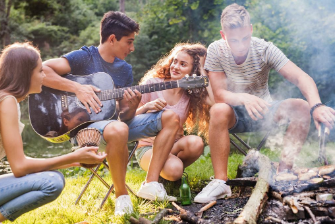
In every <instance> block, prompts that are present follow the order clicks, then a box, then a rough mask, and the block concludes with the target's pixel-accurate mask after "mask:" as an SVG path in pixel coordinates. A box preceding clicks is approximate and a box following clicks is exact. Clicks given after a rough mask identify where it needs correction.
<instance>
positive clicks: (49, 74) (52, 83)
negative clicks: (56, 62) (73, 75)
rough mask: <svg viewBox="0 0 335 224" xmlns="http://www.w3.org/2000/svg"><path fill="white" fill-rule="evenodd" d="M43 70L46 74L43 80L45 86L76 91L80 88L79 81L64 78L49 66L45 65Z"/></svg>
mask: <svg viewBox="0 0 335 224" xmlns="http://www.w3.org/2000/svg"><path fill="white" fill-rule="evenodd" d="M43 71H44V73H45V74H46V77H45V78H44V80H43V85H44V86H47V87H50V88H53V89H58V90H62V91H67V92H73V93H75V92H76V90H77V89H78V85H80V84H79V83H77V82H74V81H71V80H69V79H66V78H63V77H62V76H60V75H59V74H57V73H56V72H55V71H54V70H53V69H52V68H50V67H49V66H46V65H43Z"/></svg>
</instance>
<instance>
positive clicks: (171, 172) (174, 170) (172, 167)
mask: <svg viewBox="0 0 335 224" xmlns="http://www.w3.org/2000/svg"><path fill="white" fill-rule="evenodd" d="M183 172H184V165H183V162H182V161H181V160H176V159H174V160H173V161H169V160H168V161H167V162H166V163H165V165H164V168H163V173H164V178H165V179H167V180H169V181H176V180H179V179H180V178H181V176H182V175H183Z"/></svg>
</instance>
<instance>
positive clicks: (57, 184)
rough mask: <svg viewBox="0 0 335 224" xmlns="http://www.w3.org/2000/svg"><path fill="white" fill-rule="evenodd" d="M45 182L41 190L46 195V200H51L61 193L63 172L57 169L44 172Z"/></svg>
mask: <svg viewBox="0 0 335 224" xmlns="http://www.w3.org/2000/svg"><path fill="white" fill-rule="evenodd" d="M44 175H45V176H44V178H45V182H44V184H43V185H42V191H43V192H44V194H45V195H47V197H48V199H49V200H48V201H53V200H55V199H56V198H58V196H59V195H60V194H61V193H62V191H63V189H64V186H65V180H64V176H63V174H61V173H60V172H58V171H47V172H44Z"/></svg>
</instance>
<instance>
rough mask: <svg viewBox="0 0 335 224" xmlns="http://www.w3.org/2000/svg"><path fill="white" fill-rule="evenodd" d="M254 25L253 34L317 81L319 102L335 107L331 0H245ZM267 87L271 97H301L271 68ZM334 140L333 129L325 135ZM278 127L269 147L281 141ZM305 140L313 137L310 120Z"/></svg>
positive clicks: (334, 24)
mask: <svg viewBox="0 0 335 224" xmlns="http://www.w3.org/2000/svg"><path fill="white" fill-rule="evenodd" d="M245 6H246V8H247V10H248V11H249V13H250V16H251V22H252V24H253V27H254V33H253V36H256V37H259V38H262V39H265V40H266V41H270V42H273V43H274V45H276V46H277V47H278V48H279V49H281V50H282V51H283V53H284V54H285V55H286V56H287V57H288V58H289V59H290V60H291V61H292V62H294V63H295V64H296V65H297V66H298V67H300V68H301V69H302V70H303V71H305V72H306V73H307V74H309V75H310V76H311V77H312V78H313V79H314V81H315V83H316V84H317V87H318V90H319V94H320V97H321V100H322V102H323V103H326V102H327V105H329V106H331V107H335V89H334V85H335V13H334V12H335V1H332V0H319V1H315V0H282V1H277V0H268V1H254V0H249V1H246V4H245ZM269 87H270V92H271V96H272V98H273V99H274V100H283V99H287V98H303V99H304V96H303V95H302V94H301V92H300V90H299V89H298V88H297V87H296V86H294V85H293V84H291V83H289V82H288V81H287V80H285V79H284V78H283V77H281V76H280V75H279V74H278V73H277V72H276V71H272V72H271V73H270V77H269ZM329 139H330V141H334V140H335V133H334V131H332V132H331V134H330V136H329ZM282 140H283V133H282V131H279V132H277V135H276V136H274V137H270V138H269V140H268V141H267V145H268V146H270V147H271V149H275V148H279V147H280V145H282V144H283V142H282ZM309 141H317V131H316V130H315V126H314V122H312V126H311V130H310V133H309Z"/></svg>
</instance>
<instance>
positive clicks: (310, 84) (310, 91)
mask: <svg viewBox="0 0 335 224" xmlns="http://www.w3.org/2000/svg"><path fill="white" fill-rule="evenodd" d="M296 85H297V87H298V88H299V89H300V91H301V93H302V95H303V96H304V97H305V98H306V100H307V102H308V104H309V106H310V107H313V106H314V105H315V104H317V103H321V99H320V95H319V91H318V89H317V87H316V84H315V82H314V80H313V79H312V78H311V77H310V76H308V75H307V76H306V77H304V78H300V79H299V80H298V83H297V84H296Z"/></svg>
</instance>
